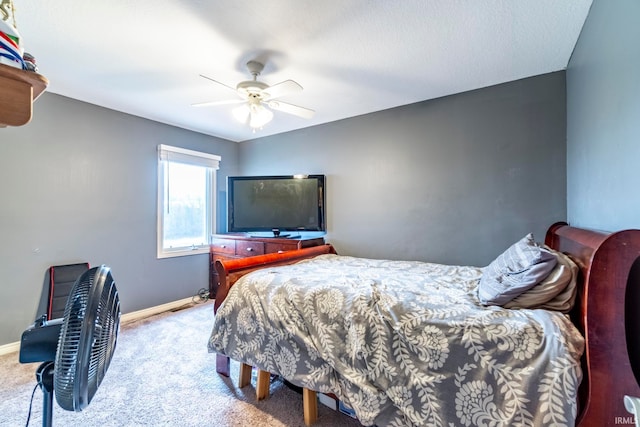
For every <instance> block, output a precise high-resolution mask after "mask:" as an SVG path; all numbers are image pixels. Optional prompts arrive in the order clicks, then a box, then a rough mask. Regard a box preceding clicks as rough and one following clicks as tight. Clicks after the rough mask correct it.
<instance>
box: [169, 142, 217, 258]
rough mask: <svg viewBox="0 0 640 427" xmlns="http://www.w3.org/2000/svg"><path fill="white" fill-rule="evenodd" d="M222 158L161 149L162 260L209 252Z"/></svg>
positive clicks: (190, 151)
mask: <svg viewBox="0 0 640 427" xmlns="http://www.w3.org/2000/svg"><path fill="white" fill-rule="evenodd" d="M219 162H220V156H216V155H213V154H207V153H200V152H198V151H192V150H185V149H183V148H177V147H171V146H168V145H159V146H158V258H167V257H174V256H183V255H193V254H202V253H208V252H209V236H211V235H212V234H213V233H214V230H215V223H216V219H215V212H216V209H215V207H216V200H215V192H216V171H217V170H218V163H219Z"/></svg>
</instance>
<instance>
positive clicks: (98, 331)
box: [54, 265, 120, 412]
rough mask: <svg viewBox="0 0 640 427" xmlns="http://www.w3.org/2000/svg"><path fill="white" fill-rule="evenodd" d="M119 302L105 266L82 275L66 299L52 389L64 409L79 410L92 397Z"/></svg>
mask: <svg viewBox="0 0 640 427" xmlns="http://www.w3.org/2000/svg"><path fill="white" fill-rule="evenodd" d="M119 326H120V300H119V298H118V291H117V289H116V286H115V282H114V280H113V277H112V276H111V271H110V269H109V268H108V267H106V266H104V265H103V266H100V267H94V268H92V269H91V270H89V271H87V272H86V273H84V274H83V275H82V276H80V278H78V280H77V281H76V283H75V284H74V287H73V289H72V290H71V293H70V295H69V299H68V300H67V305H66V306H65V311H64V321H63V325H62V329H61V331H60V338H59V341H58V351H57V354H56V361H55V369H54V390H55V396H56V400H57V402H58V404H59V405H60V406H61V407H62V408H63V409H66V410H69V411H71V410H73V411H77V412H79V411H82V410H83V409H84V408H85V407H86V406H87V405H89V402H91V399H92V398H93V396H94V395H95V393H96V391H97V389H98V387H99V386H100V383H101V382H102V380H103V378H104V375H105V373H106V371H107V369H108V368H109V363H110V362H111V358H112V356H113V353H114V351H115V347H116V341H117V336H118V330H119Z"/></svg>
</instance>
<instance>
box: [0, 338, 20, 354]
mask: <svg viewBox="0 0 640 427" xmlns="http://www.w3.org/2000/svg"><path fill="white" fill-rule="evenodd" d="M18 350H20V341H16V342H10V343H9V344H5V345H0V356H4V355H5V354H9V353H13V352H15V351H18Z"/></svg>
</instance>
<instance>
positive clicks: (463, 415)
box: [209, 223, 640, 426]
mask: <svg viewBox="0 0 640 427" xmlns="http://www.w3.org/2000/svg"><path fill="white" fill-rule="evenodd" d="M545 244H546V245H548V247H549V248H550V250H555V251H558V253H562V254H567V255H568V256H569V257H570V258H571V260H572V261H573V262H574V263H575V273H576V274H575V276H574V277H575V288H574V289H575V295H576V296H575V304H574V306H573V309H572V311H571V312H570V313H569V314H564V313H562V312H560V311H555V310H554V311H551V310H544V309H513V308H510V309H505V308H503V307H501V306H499V305H488V306H484V305H482V304H480V305H482V307H480V306H479V304H478V303H477V299H476V300H474V298H476V296H477V288H478V283H479V282H480V280H481V277H482V275H483V271H484V270H482V269H479V268H476V267H466V266H442V265H437V264H429V263H414V262H408V261H393V262H392V261H384V260H365V259H359V258H352V257H338V256H337V255H335V251H334V250H333V248H332V247H331V246H330V245H325V246H321V247H315V248H308V249H303V250H299V251H292V252H291V253H284V254H271V255H265V256H259V257H252V258H245V259H241V260H227V261H221V262H218V263H217V264H216V269H217V271H218V274H219V276H220V278H221V283H220V288H219V290H218V294H217V297H216V301H215V304H214V310H215V311H216V320H215V323H214V328H213V330H212V334H211V336H210V339H209V350H210V351H212V352H215V353H217V370H218V372H219V373H221V374H223V375H229V357H231V358H233V359H234V360H238V361H239V362H241V363H242V364H243V365H242V366H244V367H246V366H255V367H257V368H259V369H260V370H261V372H267V373H268V372H270V373H273V374H277V375H281V376H283V377H284V378H285V379H287V380H288V381H290V382H291V383H293V384H295V385H299V386H301V387H304V389H305V392H306V391H308V390H310V391H314V392H315V391H318V392H323V393H332V394H335V395H336V396H338V398H340V399H341V400H345V401H346V402H347V403H348V404H349V405H350V406H352V407H354V409H355V410H356V414H357V416H358V418H359V419H360V420H361V422H363V424H366V425H374V424H377V425H536V426H537V425H554V426H555V425H573V424H574V423H575V424H576V425H580V426H603V425H624V424H625V422H626V423H628V424H631V423H632V422H633V419H632V418H630V417H629V414H628V413H627V412H626V410H625V408H624V403H623V396H624V395H631V396H640V390H639V388H638V382H637V381H636V375H635V372H636V371H637V370H638V368H637V367H636V366H635V364H634V363H632V361H635V360H639V359H638V358H639V357H640V353H639V352H640V347H639V346H638V345H637V343H636V342H635V341H636V339H635V338H636V335H637V334H636V333H635V331H637V327H638V325H637V323H638V321H637V320H636V319H635V317H636V316H634V314H635V311H636V310H634V308H635V307H633V306H632V304H631V302H632V301H635V300H637V297H640V295H638V290H637V289H636V288H638V285H639V284H640V282H639V277H640V274H639V271H640V261H638V259H640V231H639V230H627V231H622V232H618V233H613V234H608V233H602V232H596V231H590V230H585V229H580V228H575V227H571V226H568V225H567V224H565V223H556V224H554V225H552V226H551V227H550V228H549V230H548V231H547V234H546V237H545ZM256 270H257V271H256ZM254 271H255V272H254ZM554 271H555V270H554ZM249 272H253V274H251V275H248V273H249ZM484 274H485V275H486V272H485V273H484ZM380 275H383V276H384V280H379V277H381V276H380ZM245 276H246V277H245ZM425 277H426V279H425ZM451 277H458V278H459V279H460V280H455V281H450V278H451ZM240 278H242V279H241V280H239V279H240ZM300 278H305V283H304V284H300V283H298V282H299V281H300ZM249 279H251V280H249ZM407 280H408V281H409V282H411V284H410V285H407ZM448 281H450V282H448ZM236 283H237V287H236V286H234V285H235V284H236ZM234 288H235V289H234ZM352 289H356V290H359V291H358V292H356V293H355V294H350V293H349V292H351V290H352ZM416 289H429V291H428V292H421V291H418V292H416ZM434 289H435V290H434ZM227 297H228V298H227ZM346 300H348V302H349V304H348V306H349V307H350V310H349V311H345V310H343V309H338V307H346V306H347V304H346V302H345V301H346ZM398 301H405V302H407V301H408V303H403V304H398ZM311 306H314V307H311ZM304 307H307V308H304ZM354 307H355V311H354ZM311 308H314V309H313V310H312V309H311ZM278 312H280V313H278ZM305 313H306V315H308V316H311V317H310V318H309V319H305V318H304V315H305ZM471 313H474V314H473V315H472V314H471ZM273 315H279V316H280V317H278V319H279V320H277V322H276V324H271V323H269V321H268V320H265V319H266V317H264V318H263V316H267V317H269V316H273ZM345 316H346V318H345ZM639 317H640V316H639ZM470 319H473V320H470ZM425 322H426V323H425ZM300 331H304V332H305V333H306V335H305V334H300ZM399 336H400V337H402V338H398V337H399ZM238 337H240V338H242V339H236V338H238ZM339 337H342V338H341V339H342V341H343V345H341V344H340V343H339V342H338V341H340V340H339V339H338V338H339ZM246 376H247V372H246V370H245V372H244V373H241V378H242V377H244V378H246ZM244 382H245V383H246V380H245V381H244ZM257 388H258V389H260V388H261V387H260V386H257ZM305 396H306V395H305ZM306 409H307V408H306V403H305V411H306ZM312 419H313V418H312V417H311V420H312ZM305 420H307V418H306V414H305Z"/></svg>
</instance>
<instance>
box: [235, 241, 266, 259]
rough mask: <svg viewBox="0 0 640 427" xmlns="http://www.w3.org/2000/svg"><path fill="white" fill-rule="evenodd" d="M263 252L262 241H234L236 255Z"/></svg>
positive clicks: (252, 254) (251, 254)
mask: <svg viewBox="0 0 640 427" xmlns="http://www.w3.org/2000/svg"><path fill="white" fill-rule="evenodd" d="M262 254H264V243H263V242H253V241H250V240H238V241H237V242H236V255H238V256H254V255H262Z"/></svg>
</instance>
